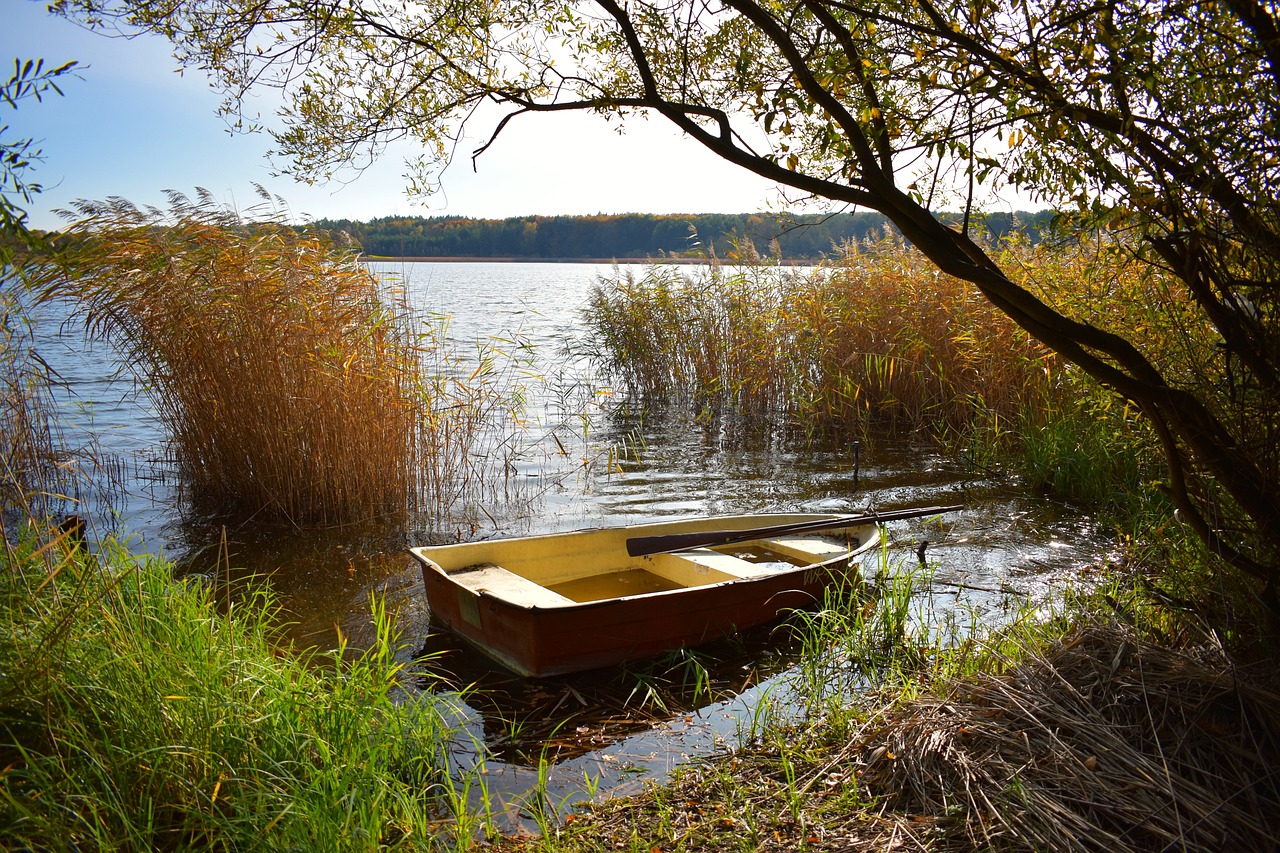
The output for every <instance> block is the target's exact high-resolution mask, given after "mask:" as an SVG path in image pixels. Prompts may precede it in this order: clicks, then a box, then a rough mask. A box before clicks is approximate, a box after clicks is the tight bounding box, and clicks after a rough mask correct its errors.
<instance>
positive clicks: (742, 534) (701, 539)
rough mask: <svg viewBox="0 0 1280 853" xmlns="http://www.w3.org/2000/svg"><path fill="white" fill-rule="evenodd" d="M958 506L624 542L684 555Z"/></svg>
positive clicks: (637, 552) (638, 553)
mask: <svg viewBox="0 0 1280 853" xmlns="http://www.w3.org/2000/svg"><path fill="white" fill-rule="evenodd" d="M962 509H964V506H963V505H961V504H954V505H952V506H929V507H924V508H921V509H899V510H891V511H890V512H871V513H867V514H865V515H844V516H839V517H837V518H824V519H820V520H818V521H797V522H794V523H792V524H775V525H773V526H772V527H753V528H751V529H748V530H702V531H699V532H697V533H670V534H668V535H666V536H633V537H632V538H630V539H628V540H627V553H628V554H629V555H631V556H632V557H644V556H646V555H648V554H662V553H666V552H667V551H683V550H685V549H686V548H709V547H713V546H716V545H732V544H733V543H734V542H750V541H752V540H755V539H771V538H773V537H776V536H790V535H792V534H794V533H807V532H809V531H811V530H830V529H832V528H836V527H855V526H857V525H859V524H868V523H871V522H876V523H882V522H885V521H901V520H902V519H904V518H920V517H922V516H926V515H939V514H941V513H944V512H959V511H960V510H962Z"/></svg>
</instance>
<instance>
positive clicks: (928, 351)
mask: <svg viewBox="0 0 1280 853" xmlns="http://www.w3.org/2000/svg"><path fill="white" fill-rule="evenodd" d="M587 321H588V324H589V326H590V328H591V329H592V333H593V336H594V342H595V346H596V349H597V351H598V352H599V353H600V354H601V356H602V358H603V360H604V363H605V365H606V367H607V369H609V370H610V371H611V373H612V375H614V376H615V378H617V379H619V380H620V381H621V382H622V383H623V384H624V385H626V386H627V387H628V388H629V389H630V390H632V391H635V392H639V393H641V394H643V395H648V396H657V397H670V396H674V395H681V394H684V395H691V396H693V397H695V398H698V399H700V400H703V401H705V402H710V403H713V404H716V403H719V404H731V405H735V406H738V407H741V408H742V409H743V410H745V411H748V412H775V413H782V414H785V415H786V416H788V417H790V418H792V419H793V420H795V421H796V422H797V423H801V424H804V425H806V426H807V427H809V428H811V429H814V430H816V431H824V430H834V431H837V432H840V433H842V434H848V432H849V431H851V430H860V429H865V428H867V427H872V426H874V427H877V428H880V429H885V428H888V429H900V430H904V431H905V430H918V429H921V428H923V429H925V430H927V431H929V432H931V433H933V434H934V435H935V436H938V437H943V438H956V437H962V436H965V435H966V434H968V433H969V432H971V431H972V430H974V429H975V428H979V427H981V428H983V429H984V430H986V431H988V432H997V433H998V432H999V431H1000V430H1001V429H1010V428H1013V426H1014V425H1016V424H1017V423H1018V422H1019V420H1020V419H1021V418H1022V417H1023V415H1024V414H1025V412H1026V410H1027V407H1028V402H1029V401H1036V402H1037V403H1039V402H1041V401H1043V399H1044V398H1045V396H1046V395H1048V394H1051V393H1054V389H1055V388H1056V378H1057V377H1056V370H1057V363H1056V361H1055V359H1054V358H1053V357H1052V355H1051V354H1050V353H1049V352H1048V351H1047V350H1046V349H1045V348H1044V347H1042V346H1041V345H1039V344H1038V343H1036V342H1035V341H1033V340H1031V338H1030V337H1029V336H1028V335H1027V334H1026V333H1025V332H1023V331H1022V330H1021V329H1019V328H1018V327H1017V326H1016V325H1014V324H1013V323H1012V322H1011V321H1010V320H1009V319H1008V318H1007V317H1005V316H1004V315H1003V314H1001V313H1000V312H999V311H997V310H996V309H995V308H994V307H992V306H991V305H990V304H989V303H988V302H987V301H986V300H985V299H983V298H982V296H981V295H980V294H979V293H978V292H977V291H976V290H975V289H974V288H973V287H972V286H971V285H968V284H966V283H964V282H961V281H959V280H958V279H954V278H951V277H949V276H944V275H942V274H940V273H939V272H938V271H937V270H936V268H935V267H933V266H932V265H931V264H930V263H929V262H928V261H927V259H925V258H924V257H923V256H922V255H920V253H919V252H916V251H914V250H913V249H911V248H909V247H905V246H903V245H901V244H900V243H898V242H896V241H894V240H889V239H887V240H884V241H879V242H874V243H867V244H861V245H851V246H848V247H846V251H845V253H844V257H843V258H842V260H840V261H839V262H838V263H835V264H833V265H831V266H829V267H824V268H820V269H818V270H816V271H813V272H810V273H796V272H793V271H790V270H787V269H786V268H781V267H776V266H771V265H768V264H765V265H759V264H756V265H748V266H744V267H741V268H737V269H734V270H730V269H728V268H727V267H724V266H721V265H713V266H711V267H710V268H709V270H707V271H705V272H703V273H700V274H695V275H692V276H690V275H688V274H686V273H684V272H682V271H681V270H680V269H677V268H674V267H669V266H657V267H653V268H651V269H650V270H649V271H648V272H647V273H646V274H645V275H644V276H643V277H640V278H637V277H635V276H632V275H630V274H627V275H620V276H616V277H614V278H613V279H608V280H602V281H601V282H600V283H599V284H598V286H597V288H596V289H595V291H594V293H593V296H592V301H591V304H590V306H589V308H588V311H587Z"/></svg>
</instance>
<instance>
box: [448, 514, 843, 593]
mask: <svg viewBox="0 0 1280 853" xmlns="http://www.w3.org/2000/svg"><path fill="white" fill-rule="evenodd" d="M852 532H853V531H850V533H852ZM858 532H861V533H864V534H865V532H866V531H858ZM858 546H859V541H858V540H857V539H855V538H849V537H846V536H844V535H841V534H840V533H836V534H834V535H830V534H828V535H822V536H818V535H807V536H787V537H779V538H776V539H767V540H756V541H751V542H740V543H735V544H732V545H724V546H719V547H715V548H691V549H688V550H683V551H677V552H671V553H661V554H653V555H650V556H646V557H624V559H625V560H626V561H627V563H626V565H621V566H619V565H609V564H608V563H602V562H601V561H600V559H599V556H600V554H601V549H600V548H599V547H596V548H584V549H583V550H582V554H581V556H580V557H578V558H575V556H574V554H573V553H569V554H566V553H564V552H563V551H547V552H545V553H544V552H543V551H542V549H540V548H538V547H537V546H536V544H534V545H530V546H529V547H527V548H525V549H523V550H521V551H514V550H513V551H512V552H510V553H504V554H502V555H501V558H500V559H498V560H494V559H493V557H496V556H498V555H496V554H494V555H487V556H488V557H489V559H488V560H482V561H480V562H474V563H470V564H466V565H461V566H459V567H458V568H456V569H450V568H449V567H447V566H442V568H444V569H445V571H446V573H447V574H448V575H449V578H450V579H451V580H452V581H454V582H455V583H457V584H459V585H461V586H463V587H466V588H467V589H470V590H472V591H473V592H476V593H481V592H484V593H488V594H489V595H493V596H496V597H498V598H501V599H504V600H506V601H508V602H510V603H511V604H514V605H516V606H519V607H542V608H547V607H564V606H568V605H571V604H575V603H582V602H588V601H602V600H605V599H611V598H622V597H628V596H634V595H645V594H649V593H655V592H666V591H670V590H677V589H687V588H690V587H698V586H706V585H708V584H715V583H723V582H726V581H734V580H741V579H749V578H758V577H761V576H764V575H768V574H773V573H776V572H779V571H789V570H794V569H796V568H797V567H805V566H812V565H817V564H821V563H826V562H829V561H832V560H837V559H839V558H841V557H843V556H846V555H848V554H849V553H850V552H852V551H853V550H855V549H856V548H858ZM614 550H615V552H617V551H619V550H621V551H622V553H625V551H624V550H622V549H614ZM476 556H480V555H479V554H477V555H476ZM499 562H500V563H501V565H498V563H499Z"/></svg>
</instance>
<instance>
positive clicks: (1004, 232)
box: [315, 210, 1054, 264]
mask: <svg viewBox="0 0 1280 853" xmlns="http://www.w3.org/2000/svg"><path fill="white" fill-rule="evenodd" d="M939 218H940V219H941V220H942V221H944V222H951V223H960V222H961V221H966V220H964V218H963V217H962V216H961V215H960V214H947V213H942V214H939ZM1053 222H1054V214H1053V213H1052V212H1050V211H1044V210H1042V211H1037V212H1026V211H1017V212H1013V213H991V214H988V215H986V216H984V217H982V219H981V220H980V221H978V222H972V223H970V225H971V227H975V228H981V229H982V230H983V232H984V233H985V234H987V235H988V236H989V237H990V239H992V240H1003V239H1005V238H1007V237H1010V236H1012V235H1014V234H1020V235H1021V236H1022V237H1023V238H1024V239H1026V240H1027V242H1030V243H1032V244H1036V243H1039V242H1040V241H1041V240H1042V239H1044V238H1046V237H1048V236H1049V235H1051V234H1052V232H1053V227H1054V226H1053ZM315 227H316V228H317V229H319V230H321V231H324V232H326V233H328V234H329V235H331V237H332V239H333V240H334V242H335V243H337V244H339V245H344V246H350V247H357V246H358V247H359V248H360V250H361V251H362V252H363V253H364V254H366V255H369V256H373V257H379V258H396V259H411V258H418V259H424V260H425V259H431V260H494V261H497V260H508V259H509V260H518V261H525V262H536V261H548V262H550V261H556V262H561V263H566V262H586V261H588V260H593V259H594V262H599V263H610V262H611V261H613V260H614V259H616V260H617V261H618V262H619V263H648V262H649V261H651V260H653V259H656V258H661V259H663V260H664V261H676V262H684V263H705V262H707V261H708V260H709V259H712V258H720V259H723V260H728V261H732V260H735V259H736V258H738V257H740V256H742V255H743V253H744V252H750V253H753V254H757V255H760V256H768V257H774V258H782V259H784V263H788V264H805V263H813V262H816V261H820V260H824V259H829V258H831V257H832V255H833V253H836V252H838V247H840V246H842V245H844V244H847V243H850V242H860V241H865V240H868V239H871V240H877V239H881V238H882V237H884V236H886V235H888V234H891V233H897V232H896V229H895V228H894V227H893V226H892V225H891V224H890V223H889V220H888V219H886V218H885V217H884V216H882V215H880V214H878V213H865V212H863V213H832V214H780V213H755V214H745V213H744V214H718V213H701V214H661V215H658V214H640V213H631V214H616V215H599V216H517V217H511V218H507V219H472V218H469V217H461V216H435V217H420V216H386V217H381V218H377V219H371V220H369V221H367V222H358V221H354V220H347V219H322V220H319V221H317V222H316V223H315ZM748 246H749V247H750V248H749V249H748V248H747V247H748Z"/></svg>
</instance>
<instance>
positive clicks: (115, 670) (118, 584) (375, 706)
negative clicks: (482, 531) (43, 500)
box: [0, 537, 470, 850]
mask: <svg viewBox="0 0 1280 853" xmlns="http://www.w3.org/2000/svg"><path fill="white" fill-rule="evenodd" d="M37 543H38V540H37V539H35V538H34V537H26V538H24V539H23V540H21V541H19V542H15V543H9V544H8V545H7V546H6V548H5V551H4V553H3V555H0V560H3V565H0V753H2V757H0V762H2V763H3V765H4V767H5V769H4V771H3V773H2V774H0V847H4V848H5V849H10V850H15V849H29V850H84V849H99V850H121V849H133V850H173V849H190V848H216V849H311V850H320V849H324V850H337V849H353V850H363V849H375V848H379V847H382V846H387V845H393V846H394V845H402V844H408V845H410V846H414V847H419V848H430V847H433V846H435V845H436V844H437V843H440V844H441V846H445V844H446V842H448V841H449V840H450V839H451V837H452V832H451V830H450V828H449V827H454V828H455V829H456V830H457V831H460V832H464V833H466V832H469V831H470V829H469V828H468V823H467V822H466V821H462V822H454V821H452V820H451V818H453V817H454V812H459V811H460V806H459V797H460V796H462V795H460V794H458V793H457V791H456V790H455V788H456V785H457V783H456V782H455V781H454V780H452V779H451V778H450V776H449V761H448V754H447V749H448V744H449V739H450V737H452V735H453V731H452V728H451V725H452V724H451V722H450V719H451V714H450V700H449V698H448V696H447V695H445V694H441V695H436V694H433V693H429V692H427V693H423V692H413V693H408V692H405V689H404V686H405V679H404V671H403V669H402V666H401V665H400V664H398V663H397V662H396V655H395V653H396V645H395V642H394V639H393V637H392V634H391V629H390V627H389V626H390V619H389V617H388V615H387V614H386V613H385V612H384V611H383V610H382V609H381V607H380V605H377V603H376V602H375V607H374V619H375V620H376V621H377V641H376V642H375V643H374V645H373V646H372V648H370V649H369V650H368V651H365V652H361V653H358V654H356V653H350V654H349V653H347V650H346V649H344V648H339V649H338V650H337V652H336V654H334V655H333V658H334V660H335V661H336V663H335V664H334V665H333V667H332V668H331V669H329V668H323V667H319V666H315V665H312V664H311V663H310V661H309V658H308V656H307V655H297V654H293V653H285V652H281V651H280V650H279V649H278V647H277V646H276V643H277V641H278V637H277V635H276V633H275V629H273V628H272V627H270V626H271V625H272V622H273V619H274V617H273V610H272V605H271V603H270V601H269V599H268V598H267V597H266V596H265V594H261V593H260V594H255V595H249V596H246V597H244V598H242V600H241V601H239V602H238V603H236V604H235V605H234V606H233V608H232V610H231V612H226V611H225V610H220V608H219V607H218V606H217V605H216V603H215V602H214V601H213V600H212V595H211V592H210V590H209V589H208V588H206V587H205V586H203V585H200V584H198V583H194V582H181V581H175V580H174V579H173V577H172V568H171V566H169V565H168V564H166V563H163V562H161V561H159V560H154V559H144V560H142V561H141V562H136V563H135V561H134V558H133V557H131V556H129V555H128V554H126V553H125V552H124V551H123V549H122V548H121V547H120V546H118V545H116V544H115V543H107V544H106V545H104V548H103V550H102V551H101V552H100V555H99V557H98V558H94V557H89V556H86V555H85V554H84V553H83V551H80V550H77V549H72V548H68V547H66V546H65V543H64V542H63V541H62V540H56V541H49V540H45V542H44V543H43V545H40V544H37ZM418 677H420V676H417V675H415V678H418Z"/></svg>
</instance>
